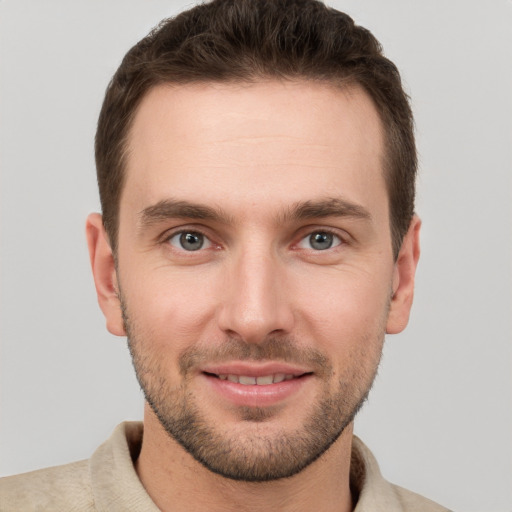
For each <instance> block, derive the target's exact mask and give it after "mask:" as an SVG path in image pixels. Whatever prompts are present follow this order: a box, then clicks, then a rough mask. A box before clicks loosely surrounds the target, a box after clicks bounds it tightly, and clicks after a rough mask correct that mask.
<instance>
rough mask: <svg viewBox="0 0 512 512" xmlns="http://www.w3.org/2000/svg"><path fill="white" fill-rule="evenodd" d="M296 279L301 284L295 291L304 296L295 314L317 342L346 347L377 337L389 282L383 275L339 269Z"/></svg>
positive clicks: (385, 316) (385, 309)
mask: <svg viewBox="0 0 512 512" xmlns="http://www.w3.org/2000/svg"><path fill="white" fill-rule="evenodd" d="M308 281H309V282H308ZM389 281H390V279H389ZM297 282H300V283H301V288H302V290H301V291H300V292H298V293H297V295H298V296H301V297H303V299H302V301H301V305H300V306H299V307H298V309H299V310H300V311H299V312H298V315H297V316H298V317H299V318H301V319H302V321H303V322H304V325H302V328H307V329H309V330H311V332H310V333H309V334H310V335H312V336H314V339H316V340H318V342H321V343H324V344H326V345H327V346H330V348H332V346H333V345H335V346H336V347H337V348H339V347H340V345H342V346H345V345H346V346H347V348H348V345H350V344H351V343H352V344H353V343H355V342H356V341H357V340H359V341H361V340H362V339H368V340H370V339H375V338H380V335H381V333H382V332H383V331H384V329H385V324H386V318H387V312H388V304H389V297H390V286H391V284H390V282H388V280H387V279H382V275H381V277H380V279H376V278H375V274H370V273H365V272H356V271H353V272H349V271H338V272H330V273H329V275H322V276H321V275H318V274H317V275H316V276H314V277H313V279H311V280H308V279H306V278H304V277H303V278H302V279H300V280H298V281H297Z"/></svg>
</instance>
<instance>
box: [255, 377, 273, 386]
mask: <svg viewBox="0 0 512 512" xmlns="http://www.w3.org/2000/svg"><path fill="white" fill-rule="evenodd" d="M272 382H274V379H273V378H272V375H265V376H264V377H258V378H257V379H256V384H258V386H268V385H269V384H272Z"/></svg>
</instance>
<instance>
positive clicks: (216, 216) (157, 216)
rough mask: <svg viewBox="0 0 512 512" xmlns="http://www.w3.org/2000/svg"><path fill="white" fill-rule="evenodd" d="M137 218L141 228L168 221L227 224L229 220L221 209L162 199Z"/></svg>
mask: <svg viewBox="0 0 512 512" xmlns="http://www.w3.org/2000/svg"><path fill="white" fill-rule="evenodd" d="M139 218H140V225H141V227H150V226H151V225H153V224H157V223H159V222H162V221H165V220H168V219H197V220H210V221H216V222H222V223H228V222H229V221H230V220H231V219H230V216H229V215H227V214H226V213H225V212H224V211H223V210H222V209H221V208H212V207H211V206H206V205H202V204H196V203H191V202H189V201H177V200H174V199H164V200H162V201H159V202H158V203H156V204H154V205H152V206H148V207H147V208H144V209H143V210H142V211H141V212H140V213H139Z"/></svg>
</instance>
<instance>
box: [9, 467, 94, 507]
mask: <svg viewBox="0 0 512 512" xmlns="http://www.w3.org/2000/svg"><path fill="white" fill-rule="evenodd" d="M43 510H44V511H53V510H55V511H57V510H66V511H70V512H72V511H84V512H85V511H90V510H91V511H92V510H95V509H94V500H93V494H92V488H91V481H90V476H89V464H88V461H87V460H84V461H79V462H73V463H71V464H65V465H63V466H55V467H51V468H46V469H40V470H37V471H32V472H30V473H24V474H21V475H15V476H9V477H5V478H0V511H1V512H4V511H5V512H7V511H9V512H18V511H23V512H30V511H34V512H35V511H43Z"/></svg>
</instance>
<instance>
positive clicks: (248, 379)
mask: <svg viewBox="0 0 512 512" xmlns="http://www.w3.org/2000/svg"><path fill="white" fill-rule="evenodd" d="M238 382H240V384H244V385H246V386H250V385H254V384H256V377H246V376H245V375H240V377H238Z"/></svg>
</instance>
